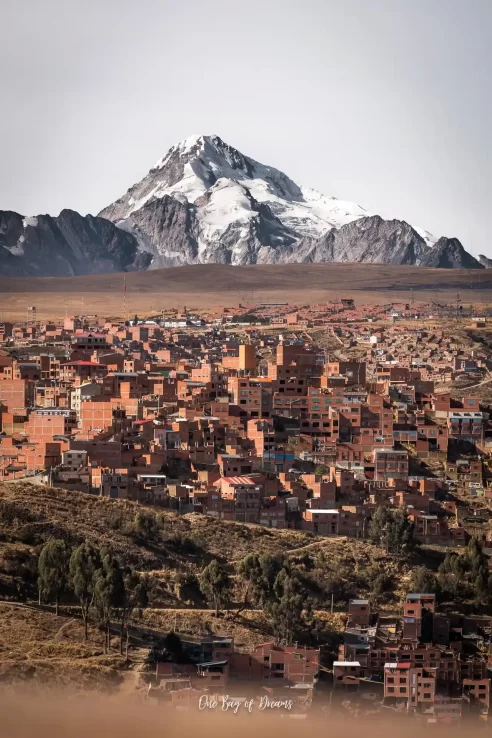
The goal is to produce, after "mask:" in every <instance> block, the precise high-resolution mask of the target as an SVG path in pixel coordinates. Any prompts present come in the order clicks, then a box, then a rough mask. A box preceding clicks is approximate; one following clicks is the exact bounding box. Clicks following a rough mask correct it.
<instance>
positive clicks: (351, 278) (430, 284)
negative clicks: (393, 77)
mask: <svg viewBox="0 0 492 738" xmlns="http://www.w3.org/2000/svg"><path fill="white" fill-rule="evenodd" d="M125 280H126V284H127V288H126V302H127V310H128V312H129V314H134V313H136V312H137V313H140V314H145V313H151V312H154V311H161V310H163V309H166V308H173V307H181V308H182V307H183V306H184V305H186V306H187V307H188V308H193V309H199V308H204V307H210V306H212V305H237V304H238V303H243V304H246V303H248V304H258V303H261V302H265V301H270V302H271V301H281V302H289V303H293V304H302V303H311V304H313V303H316V302H323V301H324V302H326V300H330V299H336V298H339V297H340V296H341V294H342V292H343V294H347V293H348V294H351V295H352V294H353V296H354V297H355V298H356V299H357V301H358V302H359V303H361V302H367V303H377V302H381V301H382V302H385V301H391V300H394V301H398V300H399V301H401V300H406V299H410V293H411V290H413V291H414V293H415V295H416V296H418V299H420V300H423V301H430V300H432V299H435V298H436V293H440V299H442V300H445V299H448V297H449V300H450V302H453V301H454V299H455V292H456V290H460V292H461V293H462V297H463V300H466V301H469V300H470V299H472V295H473V296H474V297H473V299H475V300H477V299H480V300H481V301H485V302H487V301H490V299H489V296H491V297H492V270H483V271H480V273H478V272H477V271H476V270H475V271H473V270H463V269H427V268H424V267H411V266H394V265H384V264H352V263H350V264H333V263H324V264H285V265H277V264H265V265H255V266H245V267H242V266H241V267H239V266H236V267H233V266H228V265H224V264H204V265H198V266H185V267H177V268H174V269H160V270H155V271H149V272H130V273H127V274H104V275H96V276H90V277H60V278H54V277H36V278H34V277H32V278H26V279H25V278H16V279H7V278H2V279H0V313H1V315H2V318H3V319H4V320H6V319H7V318H17V319H19V318H22V317H24V316H25V314H26V308H27V306H28V305H36V307H37V311H38V318H39V319H44V318H52V319H53V318H57V317H60V316H63V315H65V313H66V311H67V310H68V312H69V313H80V312H85V313H91V314H94V313H95V314H98V315H105V316H109V315H115V316H117V315H120V316H121V315H123V310H124V307H123V296H124V281H125Z"/></svg>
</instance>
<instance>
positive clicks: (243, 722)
mask: <svg viewBox="0 0 492 738" xmlns="http://www.w3.org/2000/svg"><path fill="white" fill-rule="evenodd" d="M0 712H1V715H2V728H1V735H2V738H87V736H91V738H136V737H137V736H138V738H164V737H165V738H194V736H197V735H199V736H200V738H212V736H213V738H229V736H230V735H231V733H232V732H233V734H234V736H235V738H247V737H248V736H251V735H252V733H254V734H255V735H256V736H258V738H260V736H261V735H262V734H263V735H265V736H266V735H272V734H273V735H275V734H276V733H277V732H279V731H280V730H281V731H282V735H283V736H284V738H297V737H298V736H299V731H300V729H304V730H305V729H309V731H310V735H311V736H312V738H322V737H323V738H324V736H326V735H327V734H328V735H331V736H344V737H346V738H362V736H364V738H390V736H394V735H395V731H397V734H398V736H401V738H410V736H411V735H413V734H414V731H415V725H414V724H413V723H411V722H410V723H407V722H406V721H405V718H402V717H401V716H400V715H398V716H395V717H396V720H395V719H394V718H393V713H391V715H390V714H388V717H387V718H386V719H385V720H381V718H378V719H377V720H375V721H374V722H369V724H368V723H367V720H366V721H364V725H361V724H360V722H359V723H356V722H355V720H354V722H353V724H352V723H351V722H350V721H347V719H343V720H342V719H339V718H337V717H335V716H333V715H330V716H329V718H328V716H324V717H323V716H322V715H321V716H319V717H317V718H308V719H307V720H302V721H299V720H296V719H289V718H287V717H285V718H281V717H280V716H279V715H278V714H274V713H275V711H273V710H272V711H271V712H270V713H267V712H261V713H259V712H258V711H256V712H254V711H253V712H252V713H248V712H246V711H244V710H243V713H242V714H241V713H240V712H238V713H237V714H231V713H230V711H228V712H227V713H225V712H222V710H221V709H220V705H219V708H218V709H217V710H216V711H211V710H208V711H206V710H205V711H202V712H196V713H193V714H190V713H187V714H179V713H178V714H177V713H176V712H175V711H170V712H168V711H166V709H165V708H162V707H148V706H145V705H136V704H134V705H132V704H121V703H119V702H111V701H109V700H107V701H105V700H102V699H97V698H82V697H74V698H71V697H70V695H67V694H60V695H57V696H55V695H53V696H49V697H43V698H40V697H33V696H32V695H27V694H26V695H22V694H16V695H13V696H3V697H2V698H0ZM388 713H389V711H388ZM412 726H413V727H412ZM484 730H487V728H486V727H484V728H483V729H482V728H481V727H473V728H472V729H471V730H468V729H467V731H466V734H467V736H470V738H472V736H473V735H474V734H477V735H479V734H480V735H481V734H482V733H483V732H484ZM430 732H431V733H432V735H436V729H435V728H433V729H431V731H430ZM425 733H426V731H425V729H422V728H420V734H421V736H422V738H426V736H425V735H424V734H425ZM462 734H463V731H459V730H454V729H450V728H446V736H449V738H454V737H455V736H456V737H458V736H460V735H462Z"/></svg>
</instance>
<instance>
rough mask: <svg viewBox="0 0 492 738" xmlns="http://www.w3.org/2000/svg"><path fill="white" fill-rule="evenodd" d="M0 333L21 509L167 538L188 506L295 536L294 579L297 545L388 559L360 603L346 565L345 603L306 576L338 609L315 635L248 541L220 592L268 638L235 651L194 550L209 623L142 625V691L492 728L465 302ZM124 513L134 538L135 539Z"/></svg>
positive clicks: (168, 317) (186, 701)
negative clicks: (486, 722) (104, 510)
mask: <svg viewBox="0 0 492 738" xmlns="http://www.w3.org/2000/svg"><path fill="white" fill-rule="evenodd" d="M123 308H124V309H123V312H125V306H123ZM0 342H1V343H0V427H1V434H0V482H1V483H2V484H3V488H4V489H7V488H10V487H12V489H15V488H16V485H18V484H21V485H22V484H24V485H26V483H27V482H29V483H30V484H29V486H30V489H31V492H30V494H31V495H32V499H33V500H35V499H36V497H37V495H39V496H40V498H41V495H42V490H43V489H46V490H55V489H59V490H63V491H64V494H68V495H70V494H72V495H73V497H74V499H77V500H79V499H80V496H81V495H82V496H83V495H85V496H86V497H87V499H88V500H89V499H91V500H93V499H95V498H97V499H99V500H105V501H106V502H107V503H108V505H111V504H114V506H117V505H118V504H120V503H122V502H124V503H125V504H127V503H128V504H130V503H131V504H132V505H135V506H136V507H137V508H138V507H141V509H142V510H146V511H148V510H153V511H154V512H153V513H146V515H148V516H151V515H154V518H155V520H157V518H156V516H159V515H160V516H161V518H160V519H161V522H162V520H164V518H162V515H164V516H167V517H165V521H167V522H166V525H167V524H168V523H169V521H170V520H171V523H169V525H171V527H172V526H175V527H177V526H178V525H179V524H180V523H179V521H180V520H184V519H186V520H189V519H190V515H194V516H202V518H203V519H204V520H205V519H206V520H207V521H208V522H210V523H212V521H216V523H214V524H216V525H219V524H220V525H222V524H224V523H231V524H232V523H234V524H243V527H244V528H247V529H248V530H249V529H250V528H253V529H255V528H258V530H260V529H268V530H269V531H272V532H273V531H278V532H279V533H281V532H285V534H287V533H289V532H292V534H293V535H294V533H297V532H298V533H299V535H300V534H302V535H303V536H304V538H303V540H302V541H301V543H302V545H301V546H300V550H302V551H303V555H304V556H305V558H304V560H301V559H299V565H302V566H303V567H304V569H305V570H306V571H309V569H310V568H311V569H313V567H314V564H313V561H312V560H310V558H309V557H310V547H311V546H314V545H317V543H316V542H317V541H320V540H325V539H326V540H333V541H338V540H340V541H342V539H343V541H345V542H348V543H344V544H343V545H352V543H350V542H353V545H356V543H357V545H358V544H359V543H360V544H361V545H362V543H364V545H367V546H373V547H374V551H375V552H376V551H377V552H379V553H378V554H377V556H381V557H384V556H386V557H388V558H387V559H383V558H381V561H383V564H381V567H383V568H384V566H386V567H391V566H393V567H396V568H394V571H393V573H391V572H390V571H389V569H388V571H383V568H381V567H380V568H379V569H378V572H377V575H375V578H373V579H374V581H373V582H372V583H371V587H372V590H371V593H370V594H368V592H367V588H366V590H365V592H362V590H364V586H363V585H360V587H361V589H360V591H357V587H358V586H359V585H358V584H357V581H356V578H354V581H353V582H352V583H351V586H349V587H348V588H347V587H346V588H345V589H344V591H343V592H341V591H340V588H338V589H336V588H334V587H332V588H331V589H329V588H328V589H327V588H326V587H325V589H324V590H323V591H324V592H325V594H326V596H327V598H328V599H327V601H326V602H325V606H324V610H325V611H326V612H328V614H329V615H331V616H334V615H335V614H336V613H337V612H338V613H340V614H341V617H342V620H341V621H340V626H339V627H338V628H335V629H334V630H336V638H335V640H333V639H331V641H330V644H329V647H328V645H327V643H324V642H323V637H322V635H320V632H321V631H319V632H318V634H317V635H316V636H314V635H313V633H314V632H315V630H316V628H315V623H316V619H317V618H318V617H319V616H318V615H317V612H315V611H313V612H309V613H308V612H307V610H309V609H310V608H311V609H312V602H311V601H310V600H309V596H308V593H307V591H303V590H302V588H301V589H299V588H298V589H296V588H295V587H293V584H292V581H293V577H292V576H291V575H292V570H291V569H289V568H288V567H287V568H285V566H284V564H282V563H280V564H279V562H278V560H277V559H275V556H272V557H271V559H270V560H269V561H266V560H265V559H264V557H263V559H262V557H261V556H259V557H258V556H256V553H255V551H254V550H253V549H251V551H250V553H249V554H248V556H249V557H250V558H249V559H248V556H246V557H245V558H244V559H242V560H241V562H239V563H237V562H236V563H235V564H234V565H235V567H236V568H235V573H234V576H235V577H237V581H238V582H239V581H241V582H243V584H244V583H246V585H247V586H246V589H245V593H244V604H243V607H242V608H241V606H240V604H239V605H238V596H237V591H236V592H235V596H234V597H232V596H229V600H232V601H233V602H235V603H236V606H237V607H238V611H237V613H236V616H235V618H236V619H237V617H239V613H240V612H241V610H242V609H244V610H247V609H248V608H251V606H252V605H254V604H255V603H256V604H257V605H258V607H259V609H263V610H264V611H265V612H268V613H269V616H270V618H271V620H272V622H273V623H274V626H273V631H272V633H273V635H274V637H273V639H272V640H268V642H263V643H259V644H258V643H256V644H254V645H252V646H250V647H248V648H247V649H245V648H244V647H241V648H238V647H237V644H235V640H234V637H233V636H230V635H227V634H225V633H223V634H222V633H221V632H220V628H221V624H220V622H221V621H220V614H221V611H223V610H224V608H225V609H226V610H227V609H228V599H227V596H226V595H224V594H223V592H222V595H221V587H222V590H223V591H225V590H226V589H228V588H229V590H230V588H231V584H230V583H226V582H225V579H223V578H224V577H229V574H228V573H227V572H225V571H224V570H223V569H222V568H221V564H219V563H218V562H217V561H216V560H215V559H213V560H212V561H211V562H210V561H209V562H208V566H206V567H205V566H204V569H203V572H205V573H203V572H202V574H201V575H200V580H199V581H200V588H201V591H202V593H203V595H204V597H205V598H206V600H207V602H208V604H209V605H210V607H211V609H212V610H215V616H216V617H217V622H216V631H215V634H210V635H208V636H202V637H194V638H192V637H191V636H189V635H187V634H186V633H185V632H184V630H183V628H181V629H180V628H169V629H167V631H162V632H161V633H160V635H159V634H156V633H154V635H153V639H154V640H153V642H154V645H153V646H151V647H150V646H149V647H148V648H149V655H148V657H147V659H146V662H145V663H146V668H147V671H146V674H147V681H146V692H145V699H147V700H149V701H154V702H155V703H156V704H161V703H168V704H172V705H173V706H175V707H177V708H194V709H198V710H200V709H207V708H209V707H210V705H211V704H212V703H214V702H215V703H217V701H219V703H220V704H222V703H221V702H220V700H222V702H223V701H224V699H225V697H224V695H227V696H228V697H227V698H228V699H231V700H234V705H236V704H239V705H240V707H241V709H247V708H248V704H250V703H251V700H253V701H255V704H257V705H260V704H261V705H263V707H262V708H261V709H267V708H270V707H271V708H272V709H273V708H275V709H277V708H278V709H281V710H282V709H283V710H285V709H286V710H287V712H293V713H295V714H298V715H300V714H307V710H308V708H311V709H313V710H316V709H319V710H326V709H330V710H335V709H336V710H343V709H347V710H348V711H349V712H350V711H352V712H354V711H356V712H357V711H361V710H362V711H366V712H370V711H371V710H372V711H377V709H382V708H383V707H384V708H389V709H393V710H394V711H396V712H398V713H401V714H402V715H407V714H409V713H410V714H412V715H416V716H417V717H419V718H420V719H423V720H425V721H427V722H431V723H432V722H434V723H436V722H437V723H441V722H444V723H453V722H456V721H458V720H460V719H462V718H466V717H469V718H470V719H472V718H476V719H483V718H485V719H486V718H487V715H488V710H489V701H490V680H489V672H488V669H489V667H490V666H491V665H492V640H491V635H492V616H491V615H490V612H489V605H490V601H491V595H492V578H491V577H490V576H489V571H492V543H490V541H492V529H491V526H490V518H491V516H492V466H491V464H490V453H489V452H490V449H491V443H492V422H491V420H490V404H491V403H492V394H488V393H489V383H490V387H492V374H491V368H492V332H490V328H489V317H488V312H487V310H486V309H485V308H484V307H483V306H482V307H479V306H478V305H470V306H466V305H463V304H462V303H461V300H460V298H459V295H458V296H457V299H456V302H455V303H453V304H451V305H438V304H437V303H433V304H424V303H415V302H414V301H413V296H411V298H410V301H409V302H408V303H400V302H393V303H391V304H386V305H361V306H359V305H357V304H356V302H355V300H354V299H353V298H352V297H350V296H347V297H340V299H339V300H336V301H331V302H326V303H325V304H319V305H313V306H293V305H289V304H288V303H287V302H285V303H264V304H262V305H259V306H254V305H239V306H238V307H237V308H224V307H219V306H218V307H217V308H211V309H207V310H206V311H205V310H204V311H193V312H191V311H188V310H187V309H186V307H184V306H183V309H182V310H181V311H178V310H173V311H168V312H165V313H162V314H159V315H156V314H154V315H152V316H146V317H139V316H138V315H135V316H134V317H131V318H129V317H128V316H127V315H125V316H124V317H123V318H111V317H98V316H95V315H92V316H91V315H76V316H73V315H68V314H67V315H66V317H64V318H61V319H60V320H59V321H53V322H49V321H43V320H42V319H41V316H39V315H37V311H36V308H35V307H34V306H32V307H31V308H29V311H28V315H27V316H26V318H25V320H23V321H20V322H9V321H7V320H4V321H3V322H1V323H0ZM81 504H82V503H81ZM132 509H133V508H132ZM137 515H138V513H137ZM202 518H200V519H202ZM142 520H144V518H142V517H140V518H139V525H140V528H141V530H140V532H139V535H140V536H142V535H144V534H145V535H148V536H151V535H154V534H155V531H154V529H153V528H152V525H154V523H149V522H148V521H149V520H150V517H148V518H145V520H147V523H145V520H144V522H143V523H142ZM172 521H176V522H174V523H173V522H172ZM244 524H246V525H244ZM146 526H147V527H146ZM224 530H225V529H224ZM159 535H160V534H159ZM225 535H227V533H225ZM46 545H47V544H46ZM417 550H418V551H419V553H418V556H417V554H416V553H415V551H417ZM275 553H276V552H275V551H274V552H273V554H275ZM279 553H280V552H279ZM300 555H301V554H298V556H300ZM354 556H355V561H357V562H358V564H357V565H359V563H360V556H359V554H354ZM370 556H374V559H375V560H376V559H377V556H376V553H374V554H370ZM251 557H252V558H251ZM412 557H413V558H412ZM45 558H46V557H45ZM40 561H41V559H40ZM245 562H246V563H245ZM368 566H369V564H368ZM149 567H150V565H149ZM255 567H256V568H255ZM283 567H284V568H283ZM154 568H155V567H154ZM366 568H367V567H366ZM396 571H398V576H400V579H401V582H400V584H399V585H398V587H397V586H396V585H395V583H394V582H395V581H396V580H395V577H396V574H395V572H396ZM269 577H270V580H271V581H270V580H269ZM272 577H273V579H272ZM392 577H393V579H392ZM41 578H42V577H41ZM260 580H261V581H263V582H264V588H263V589H261V587H260V586H259V582H260ZM135 581H136V580H135ZM265 582H266V584H265ZM392 582H393V583H392ZM402 582H403V584H402ZM236 584H237V582H236ZM400 585H401V586H400ZM296 586H297V585H296ZM316 586H318V589H319V587H321V589H322V588H323V586H324V584H323V583H322V584H321V585H319V584H317V585H316ZM395 587H396V589H397V590H398V592H397V594H395V591H396V590H395ZM354 588H355V589H354ZM48 589H49V588H46V592H47V591H48ZM236 590H237V586H236ZM74 591H76V586H75V589H74ZM391 592H392V593H391ZM388 593H390V594H388ZM39 597H40V600H39V601H40V603H41V589H40V595H39ZM239 599H240V598H239ZM330 599H331V604H330ZM319 601H320V600H319V597H318V603H319ZM279 603H280V604H279ZM260 606H261V607H260ZM132 607H136V604H134V605H132ZM57 608H58V600H57ZM296 608H297V609H296ZM229 609H231V608H229ZM232 609H233V608H232ZM322 609H323V608H321V607H319V606H317V607H316V608H315V610H316V611H318V610H322ZM334 610H335V612H334ZM231 611H232V610H231ZM296 612H298V614H299V622H300V621H301V619H302V621H303V623H304V631H303V632H304V636H306V637H303V634H302V633H300V631H299V632H298V630H297V625H298V623H296V622H295V617H293V616H292V613H294V614H295V613H296ZM301 614H302V618H301ZM106 620H107V633H108V639H109V641H110V640H111V628H110V625H109V620H110V618H109V615H108V617H107V618H106ZM123 622H124V621H123V620H122V623H123ZM309 623H311V624H312V627H311V626H309ZM175 630H176V631H178V630H180V631H181V632H180V633H179V635H178V633H177V632H175ZM318 630H319V629H318ZM165 632H167V636H165ZM308 633H310V635H309V636H308V635H306V634H308ZM86 636H87V623H86ZM164 636H165V637H164ZM121 640H122V642H123V635H121ZM129 640H130V650H131V648H132V640H131V638H130V639H129ZM133 643H134V642H133ZM156 644H157V645H156ZM105 648H106V643H105ZM127 652H128V639H127ZM324 652H326V653H324ZM231 695H234V696H231ZM270 703H271V704H270ZM234 705H232V707H231V709H233V708H234ZM286 705H287V707H286ZM347 706H348V707H347ZM237 709H239V707H238V708H237Z"/></svg>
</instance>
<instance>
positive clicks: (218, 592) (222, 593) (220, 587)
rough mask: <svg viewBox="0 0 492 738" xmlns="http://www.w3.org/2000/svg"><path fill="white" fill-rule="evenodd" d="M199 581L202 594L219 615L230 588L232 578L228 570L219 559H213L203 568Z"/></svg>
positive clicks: (216, 614)
mask: <svg viewBox="0 0 492 738" xmlns="http://www.w3.org/2000/svg"><path fill="white" fill-rule="evenodd" d="M199 582H200V590H201V592H202V594H203V595H204V597H205V598H206V599H207V601H208V602H209V603H211V604H213V606H214V608H215V616H216V617H218V615H219V608H220V607H222V606H223V605H224V603H225V601H226V598H227V595H228V593H229V590H230V580H229V575H228V574H227V571H226V570H225V569H224V567H223V566H221V565H220V564H219V562H218V561H217V559H213V560H212V561H211V562H210V564H209V565H208V566H206V567H205V569H203V571H202V573H201V575H200V579H199Z"/></svg>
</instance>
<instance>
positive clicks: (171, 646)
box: [164, 630, 183, 664]
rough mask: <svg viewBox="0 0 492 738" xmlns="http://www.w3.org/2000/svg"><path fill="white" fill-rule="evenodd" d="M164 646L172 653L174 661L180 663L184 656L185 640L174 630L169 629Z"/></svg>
mask: <svg viewBox="0 0 492 738" xmlns="http://www.w3.org/2000/svg"><path fill="white" fill-rule="evenodd" d="M164 648H165V649H166V651H167V652H168V653H170V654H171V656H172V659H173V661H175V662H176V663H178V664H179V662H180V661H181V659H182V658H183V641H182V640H181V638H180V637H179V635H178V634H177V633H175V632H174V630H171V631H169V633H168V634H167V635H166V636H165V638H164Z"/></svg>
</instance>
